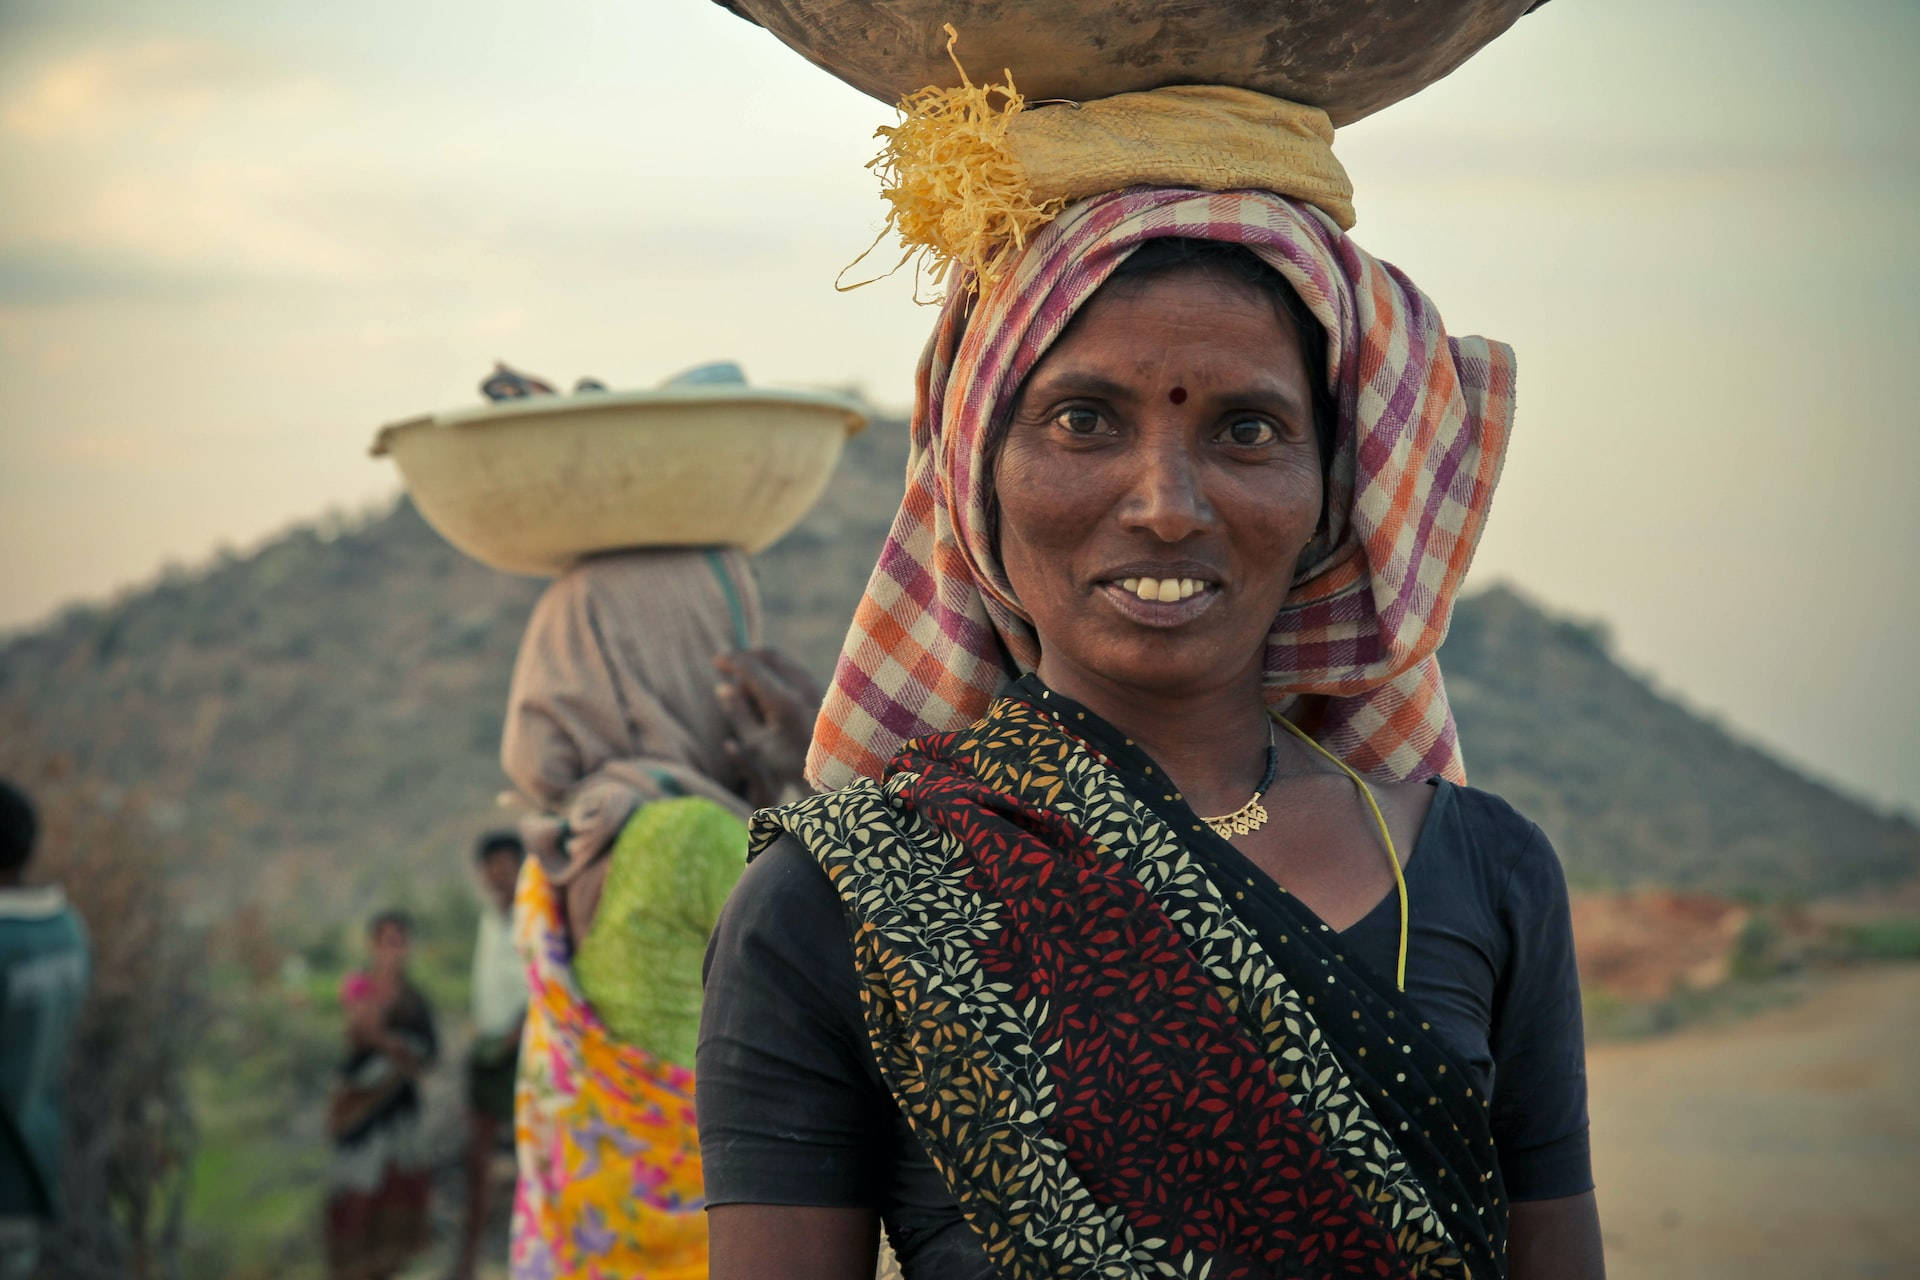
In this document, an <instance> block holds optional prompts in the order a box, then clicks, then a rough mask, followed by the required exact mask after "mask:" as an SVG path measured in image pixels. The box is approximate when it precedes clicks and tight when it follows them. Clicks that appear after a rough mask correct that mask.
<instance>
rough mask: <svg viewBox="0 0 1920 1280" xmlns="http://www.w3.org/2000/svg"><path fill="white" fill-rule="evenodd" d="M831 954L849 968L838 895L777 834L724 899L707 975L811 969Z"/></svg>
mask: <svg viewBox="0 0 1920 1280" xmlns="http://www.w3.org/2000/svg"><path fill="white" fill-rule="evenodd" d="M833 955H845V956H846V957H847V960H848V965H849V968H850V967H851V959H852V942H851V940H850V938H849V935H848V932H847V920H846V913H845V912H844V910H843V909H842V908H841V905H840V896H839V894H837V893H835V892H834V888H833V883H832V882H831V881H830V880H828V879H827V873H826V872H825V871H824V870H822V869H821V866H820V864H819V863H818V862H817V861H815V860H814V857H813V855H812V854H810V853H808V852H807V849H806V846H804V845H803V844H801V843H800V841H799V840H797V839H796V838H794V837H793V836H792V835H786V834H782V835H780V836H778V837H777V838H775V839H774V840H773V841H772V843H770V844H768V845H767V846H766V847H764V848H763V849H761V850H760V851H759V853H757V854H756V855H754V858H753V860H752V861H751V862H749V863H748V864H747V869H746V870H745V871H744V872H742V873H741V876H740V880H739V882H738V883H737V884H735V885H734V887H733V892H732V893H731V894H730V895H728V897H727V902H726V906H725V907H723V908H722V909H721V912H720V921H719V924H718V925H717V926H716V927H715V929H714V932H713V938H712V941H711V942H710V943H709V945H708V948H707V967H708V970H709V974H710V975H711V973H712V972H713V971H714V970H715V969H716V967H718V968H720V969H725V970H732V969H736V968H737V967H738V966H740V965H741V964H743V963H744V964H746V965H747V966H748V967H750V968H753V969H759V968H761V967H763V966H764V965H766V964H767V963H769V962H771V963H774V964H778V965H780V966H782V967H793V968H802V969H810V968H816V967H818V966H819V965H820V963H821V960H822V958H823V957H824V956H833Z"/></svg>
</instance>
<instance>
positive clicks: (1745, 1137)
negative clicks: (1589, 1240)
mask: <svg viewBox="0 0 1920 1280" xmlns="http://www.w3.org/2000/svg"><path fill="white" fill-rule="evenodd" d="M1588 1074H1589V1079H1590V1083H1591V1088H1592V1098H1593V1102H1592V1108H1593V1135H1594V1165H1595V1169H1594V1176H1595V1178H1596V1180H1597V1181H1598V1183H1599V1188H1600V1212H1601V1217H1602V1220H1603V1222H1604V1223H1605V1226H1606V1238H1607V1273H1608V1275H1609V1276H1610V1277H1612V1278H1613V1280H1720V1278H1722V1277H1724V1278H1726V1280H1807V1278H1809V1277H1819V1278H1820V1280H1840V1278H1842V1277H1849V1278H1850V1277H1866V1276H1873V1277H1881V1276H1886V1277H1893V1276H1898V1277H1901V1278H1902V1280H1907V1278H1908V1277H1914V1276H1920V965H1901V966H1889V967H1885V968H1876V969H1866V970H1858V971H1855V972H1852V973H1847V974H1842V975H1838V976H1835V977H1830V978H1823V979H1820V980H1818V981H1817V982H1816V983H1815V985H1814V986H1813V988H1812V990H1811V991H1810V993H1809V995H1808V996H1807V998H1806V999H1804V1000H1802V1001H1801V1002H1800V1003H1798V1004H1796V1005H1795V1006H1794V1007H1792V1008H1789V1009H1782V1010H1778V1011H1775V1012H1772V1013H1768V1014H1763V1015H1761V1016H1759V1017H1756V1018H1753V1019H1750V1020H1748V1021H1744V1022H1739V1023H1734V1024H1731V1025H1728V1026H1723V1027H1712V1028H1704V1029H1700V1030H1695V1031H1683V1032H1679V1033H1677V1034H1674V1035H1671V1036H1665V1037H1662V1038H1660V1039H1656V1040H1648V1041H1639V1042H1633V1043H1626V1044H1605V1045H1598V1046H1595V1047H1594V1049H1593V1050H1592V1051H1591V1052H1590V1054H1589V1055H1588Z"/></svg>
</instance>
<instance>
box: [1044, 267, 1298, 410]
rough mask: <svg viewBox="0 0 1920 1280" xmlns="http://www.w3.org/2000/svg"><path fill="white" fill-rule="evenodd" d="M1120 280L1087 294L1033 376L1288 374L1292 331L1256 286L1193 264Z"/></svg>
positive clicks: (1125, 379)
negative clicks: (1144, 277) (1190, 268)
mask: <svg viewBox="0 0 1920 1280" xmlns="http://www.w3.org/2000/svg"><path fill="white" fill-rule="evenodd" d="M1119 283H1121V284H1122V285H1123V287H1122V288H1119V289H1115V290H1112V291H1109V290H1108V289H1107V288H1103V289H1102V290H1101V291H1099V292H1098V293H1096V294H1094V295H1093V296H1092V298H1090V299H1089V301H1088V303H1087V305H1086V306H1084V307H1082V308H1081V309H1080V311H1079V313H1078V314H1077V315H1076V316H1075V317H1074V319H1073V321H1072V323H1071V324H1069V325H1068V326H1067V328H1066V329H1065V330H1064V331H1063V332H1062V333H1061V335H1060V336H1059V337H1058V338H1057V339H1055V340H1054V342H1053V344H1052V345H1051V346H1049V347H1048V348H1047V350H1046V351H1045V352H1043V353H1042V354H1041V356H1040V358H1039V360H1038V361H1037V362H1036V364H1035V366H1034V369H1033V373H1032V375H1031V382H1032V385H1034V386H1039V385H1041V384H1051V383H1054V382H1057V381H1063V380H1065V381H1074V382H1082V383H1094V382H1100V381H1106V382H1110V383H1115V384H1119V383H1130V384H1131V383H1139V382H1141V381H1149V382H1150V381H1152V380H1154V379H1156V378H1158V379H1162V380H1164V379H1166V378H1169V377H1172V378H1175V379H1176V380H1179V381H1181V382H1182V384H1183V385H1185V380H1186V379H1188V378H1196V379H1204V378H1211V379H1213V380H1216V381H1217V380H1220V379H1225V380H1228V381H1249V380H1257V381H1261V382H1266V381H1272V380H1275V379H1276V378H1278V379H1279V380H1282V381H1285V382H1288V383H1291V382H1292V381H1294V380H1295V379H1294V378H1293V377H1291V376H1288V375H1292V374H1294V373H1296V372H1297V370H1296V368H1295V366H1299V365H1300V364H1301V360H1300V337H1299V332H1298V330H1297V329H1296V327H1295V326H1294V324H1293V321H1292V318H1291V317H1289V316H1288V315H1287V314H1286V312H1285V311H1284V310H1283V309H1281V308H1280V307H1278V306H1277V305H1275V304H1274V302H1273V300H1272V299H1270V298H1268V297H1267V296H1266V295H1265V294H1264V293H1263V292H1262V291H1261V290H1259V289H1258V288H1257V287H1254V286H1249V285H1245V284H1243V283H1241V282H1239V281H1233V280H1223V279H1219V278H1217V276H1209V275H1205V274H1202V273H1200V272H1198V271H1183V272H1181V273H1179V274H1171V273H1170V274H1168V275H1165V276H1155V277H1153V278H1150V279H1147V280H1140V281H1134V280H1127V281H1123V282H1119ZM1169 385H1171V384H1169ZM1165 389H1166V388H1160V390H1161V391H1165Z"/></svg>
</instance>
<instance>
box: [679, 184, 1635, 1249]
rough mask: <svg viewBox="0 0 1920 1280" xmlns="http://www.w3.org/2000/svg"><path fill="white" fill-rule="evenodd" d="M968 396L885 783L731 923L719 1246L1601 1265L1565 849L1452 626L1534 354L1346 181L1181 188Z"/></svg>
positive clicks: (1043, 300) (1014, 297) (877, 586)
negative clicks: (1512, 787) (1508, 786)
mask: <svg viewBox="0 0 1920 1280" xmlns="http://www.w3.org/2000/svg"><path fill="white" fill-rule="evenodd" d="M920 386H921V401H920V403H919V404H918V405H917V406H916V415H915V424H914V430H915V440H914V446H915V448H914V455H913V460H912V461H911V462H910V464H909V476H908V495H907V499H906V501H905V502H904V503H903V506H902V510H901V514H900V516H899V517H898V519H897V521H896V523H895V526H894V531H893V534H892V536H891V538H890V539H889V542H888V545H887V547H886V548H885V549H884V551H883V553H882V558H881V562H880V564H879V566H878V568H877V569H876V571H875V574H874V578H873V581H872V583H871V585H870V586H869V589H868V594H867V597H866V599H865V600H864V601H863V603H862V605H861V609H860V612H859V613H858V614H857V615H856V619H855V623H854V628H853V632H852V634H851V635H850V637H849V642H848V647H847V650H846V653H845V655H844V656H843V658H842V662H841V666H840V670H839V672H838V674H837V676H836V680H835V686H834V689H833V690H832V691H831V692H830V694H829V697H828V701H827V705H826V708H825V710H824V711H823V713H822V716H821V721H820V725H819V727H818V729H817V731H816V738H815V758H814V762H813V764H814V768H813V772H814V774H815V776H816V779H817V780H819V781H822V782H825V783H829V784H838V783H842V782H847V783H848V785H845V786H844V787H842V789H841V790H839V791H837V792H833V793H831V794H827V795H822V796H819V797H815V798H814V799H812V800H809V801H805V802H802V803H800V804H798V805H795V806H791V807H789V808H788V809H785V810H779V811H775V812H773V813H771V814H767V815H762V818H761V821H760V824H759V826H758V828H757V840H756V846H757V847H759V848H761V849H762V853H761V854H760V856H759V858H758V860H757V861H756V862H755V863H754V864H753V865H752V866H751V867H750V868H749V871H748V873H747V876H746V877H745V879H743V881H742V882H741V885H740V888H739V890H738V891H737V892H736V894H735V896H734V899H733V900H732V902H731V903H730V904H729V907H728V912H727V915H726V917H725V918H723V920H722V923H721V927H720V929H719V931H718V933H717V935H716V938H715V943H714V948H713V951H712V953H711V957H710V973H709V979H708V995H707V1007H706V1015H705V1022H704V1024H703V1028H702V1044H701V1052H700V1058H699V1079H700V1097H699V1102H700V1111H701V1117H700V1119H701V1137H702V1141H703V1148H704V1150H705V1152H706V1175H707V1188H708V1200H709V1204H710V1205H711V1206H712V1208H711V1211H710V1217H711V1223H712V1227H711V1231H712V1248H713V1255H712V1261H713V1275H714V1276H715V1277H716V1278H717V1280H732V1278H734V1277H745V1276H749V1275H757V1274H768V1273H770V1269H771V1270H778V1271H779V1272H780V1273H781V1274H783V1275H787V1276H819V1277H847V1278H849V1280H851V1277H854V1276H857V1275H860V1274H862V1273H863V1272H864V1271H865V1270H866V1269H867V1268H868V1267H869V1266H870V1265H871V1256H872V1249H873V1238H874V1225H875V1221H876V1219H880V1220H883V1221H884V1222H885V1225H886V1227H887V1229H888V1233H889V1236H890V1239H891V1240H892V1243H893V1245H894V1248H895V1250H896V1251H897V1252H898V1253H899V1255H900V1258H901V1262H902V1264H903V1268H904V1270H905V1273H906V1275H907V1276H908V1277H909V1280H913V1278H915V1277H922V1276H925V1277H935V1276H938V1277H943V1278H944V1277H987V1276H995V1275H1000V1276H1055V1275H1058V1276H1066V1275H1083V1274H1103V1275H1105V1274H1111V1275H1168V1276H1172V1275H1183V1274H1188V1273H1189V1271H1188V1270H1187V1269H1188V1268H1190V1267H1192V1266H1197V1265H1200V1264H1202V1263H1208V1264H1210V1265H1211V1267H1212V1270H1211V1272H1210V1274H1211V1275H1213V1276H1215V1277H1220V1276H1264V1275H1280V1274H1286V1275H1368V1276H1376V1275H1394V1276H1415V1275H1421V1276H1424V1275H1436V1276H1437V1275H1450V1276H1459V1275H1474V1276H1494V1275H1498V1274H1501V1273H1502V1272H1503V1271H1506V1270H1507V1269H1508V1268H1509V1267H1510V1268H1511V1274H1512V1275H1513V1276H1515V1277H1522V1278H1526V1277H1539V1276H1545V1275H1553V1276H1557V1277H1576V1278H1578V1277H1591V1276H1598V1275H1599V1274H1600V1270H1601V1264H1600V1253H1599V1234H1598V1227H1597V1222H1596V1219H1595V1213H1594V1207H1593V1206H1594V1202H1593V1197H1592V1182H1591V1177H1590V1175H1589V1172H1588V1167H1587V1155H1586V1117H1585V1090H1584V1079H1583V1073H1582V1062H1583V1054H1582V1048H1581V1036H1580V1022H1579V998H1578V989H1577V979H1576V976H1575V972H1574V968H1573V962H1572V953H1571V944H1570V932H1569V928H1568V920H1567V907H1566V897H1565V889H1564V885H1563V883H1562V880H1561V877H1560V871H1559V867H1558V863H1557V861H1556V859H1555V858H1554V855H1553V853H1552V851H1551V849H1550V847H1549V846H1548V845H1547V843H1546V841H1545V839H1544V837H1543V836H1542V835H1541V834H1540V832H1539V831H1538V829H1537V828H1535V827H1534V826H1533V825H1532V824H1531V823H1529V822H1527V821H1526V820H1525V819H1524V818H1523V817H1521V816H1520V815H1518V814H1517V813H1515V812H1514V811H1513V810H1512V809H1511V808H1509V807H1508V806H1506V805H1505V804H1504V803H1502V802H1501V801H1499V800H1498V799H1497V798H1495V797H1492V796H1489V795H1486V794H1484V793H1480V792H1476V791H1472V790H1470V789H1467V788H1465V787H1464V786H1461V785H1458V780H1459V779H1461V778H1462V777H1463V774H1462V769H1461V762H1460V757H1459V753H1458V750H1457V745H1456V741H1455V735H1454V730H1453V723H1452V717H1451V715H1450V713H1449V711H1448V709H1447V704H1446V699H1445V694H1444V689H1443V686H1442V684H1441V681H1440V677H1439V672H1438V669H1437V667H1436V666H1435V665H1434V663H1433V660H1432V654H1433V651H1434V649H1435V648H1437V646H1438V643H1439V640H1440V638H1441V636H1442V635H1443V634H1444V632H1445V627H1446V621H1447V617H1448V613H1449V610H1450V608H1451V603H1452V599H1453V596H1454V593H1455V591H1456V590H1457V588H1458V586H1459V583H1460V580H1461V578H1462V576H1463V575H1464V573H1465V570H1466V567H1467V563H1468V560H1469V559H1470V557H1471V554H1472V549H1473V546H1474V544H1475V542H1476V540H1477V538H1478V536H1479V533H1480V530H1481V527H1482V524H1483V522H1484V519H1485V515H1486V511H1487V507H1488V503H1489V501H1490V497H1491V492H1492V488H1493V484H1494V482H1495V480H1496V478H1497V476H1498V472H1499V466H1500V460H1501V457H1502V455H1503V452H1504V448H1505V443H1506V436H1507V429H1508V424H1509V420H1510V413H1511V397H1512V386H1513V375H1512V362H1511V354H1510V353H1509V352H1508V351H1507V350H1506V349H1505V348H1502V347H1499V346H1497V345H1495V344H1490V343H1486V342H1484V341H1481V340H1477V339H1460V340H1454V339H1449V338H1448V337H1447V336H1446V334H1445V332H1444V329H1443V328H1442V326H1441V324H1440V321H1439V318H1438V316H1437V314H1436V313H1435V312H1434V311H1433V308H1432V306H1431V304H1430V303H1429V302H1428V301H1427V300H1426V298H1425V297H1424V296H1423V295H1421V294H1420V293H1419V292H1418V291H1417V290H1416V289H1414V288H1413V287H1412V285H1411V284H1410V283H1408V282H1407V281H1406V280H1405V278H1404V277H1402V276H1400V275H1399V274H1398V273H1396V272H1394V271H1392V270H1391V269H1390V268H1387V267H1386V266H1384V265H1383V264H1381V263H1378V262H1376V261H1375V260H1373V259H1372V258H1370V257H1368V256H1367V255H1366V254H1365V253H1364V252H1362V251H1361V250H1360V249H1359V248H1358V247H1357V246H1355V245H1354V244H1353V243H1352V242H1351V241H1350V240H1348V239H1347V238H1346V237H1345V236H1344V234H1342V232H1341V230H1340V228H1339V226H1338V225H1337V224H1336V223H1335V221H1334V220H1333V219H1332V218H1330V217H1328V216H1326V215H1325V214H1324V213H1323V212H1322V211H1321V210H1319V209H1316V208H1311V207H1307V206H1305V205H1303V204H1300V203H1296V202H1294V201H1292V200H1289V199H1286V198H1283V197H1281V196H1278V195H1273V194H1268V193H1265V192H1233V193H1222V194H1209V193H1204V192H1197V191H1192V190H1184V189H1153V188H1136V189H1133V190H1128V191H1122V192H1119V193H1117V194H1110V195H1105V196H1098V197H1095V198H1093V199H1089V200H1085V201H1082V202H1081V203H1079V204H1074V205H1069V206H1068V207H1067V209H1066V211H1065V212H1064V213H1063V214H1061V215H1060V217H1059V218H1058V219H1057V220H1056V221H1054V222H1052V223H1051V224H1050V225H1048V226H1046V227H1045V228H1044V230H1042V231H1040V232H1039V233H1038V234H1037V235H1036V236H1035V237H1034V238H1033V239H1032V240H1031V241H1030V242H1029V243H1028V244H1027V245H1026V246H1025V248H1024V249H1022V250H1021V251H1019V252H1018V253H1016V254H1014V255H1012V256H1011V258H1010V261H1009V262H1008V264H1007V266H1006V268H1005V270H1004V272H1002V273H1001V274H1000V276H999V278H998V280H997V282H989V283H988V284H987V285H986V286H985V287H983V288H982V290H981V292H980V293H979V295H978V297H977V298H975V297H970V296H969V294H968V291H967V290H966V289H965V288H964V287H962V288H959V289H956V291H955V292H954V294H953V296H952V297H951V298H950V300H949V301H948V303H947V305H946V308H945V311H944V312H943V315H942V319H941V323H940V327H939V329H938V330H937V331H936V334H935V337H934V340H933V342H932V344H931V345H930V347H929V352H928V356H927V358H926V363H925V365H924V366H923V369H922V376H921V380H920ZM1020 672H1026V673H1028V674H1027V675H1025V676H1024V677H1021V678H1019V679H1017V680H1015V681H1014V683H1013V684H1011V685H1010V686H1007V687H1006V688H1005V689H1004V691H1003V692H1002V694H1001V696H1000V697H999V698H998V699H997V700H993V699H992V697H991V695H992V694H993V692H994V691H995V690H996V689H998V688H1000V687H1001V682H1002V681H1004V680H1006V679H1007V678H1009V677H1013V676H1017V675H1018V674H1019V673H1020ZM989 704H990V705H989ZM983 711H984V712H985V714H984V715H982V712H983ZM1274 713H1283V714H1284V715H1285V716H1286V717H1288V718H1286V719H1280V718H1275V716H1274ZM1296 726H1297V727H1296ZM927 734H931V735H933V736H927V737H922V736H921V735H927ZM910 739H917V741H913V742H912V743H911V744H910V745H906V746H904V747H903V746H902V744H903V742H905V741H907V740H910ZM1316 740H1317V741H1316ZM890 757H891V763H888V761H889V758H890ZM1349 767H1351V769H1352V770H1357V771H1359V772H1360V773H1364V774H1366V775H1368V779H1369V780H1367V781H1364V782H1363V781H1362V780H1361V778H1360V777H1359V776H1357V774H1356V773H1354V772H1350V771H1349ZM850 779H851V781H849V780H850ZM876 779H877V781H876ZM1403 877H1404V881H1405V883H1404V886H1403V884H1402V880H1403Z"/></svg>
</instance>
